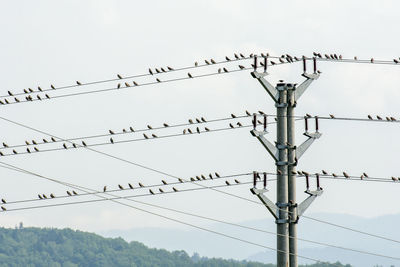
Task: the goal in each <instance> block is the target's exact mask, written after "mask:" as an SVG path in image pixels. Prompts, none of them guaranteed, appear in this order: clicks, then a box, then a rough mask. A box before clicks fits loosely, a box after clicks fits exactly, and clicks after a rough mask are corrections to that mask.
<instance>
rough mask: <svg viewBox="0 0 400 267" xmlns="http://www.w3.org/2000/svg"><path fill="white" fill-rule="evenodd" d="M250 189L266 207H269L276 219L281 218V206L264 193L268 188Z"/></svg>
mask: <svg viewBox="0 0 400 267" xmlns="http://www.w3.org/2000/svg"><path fill="white" fill-rule="evenodd" d="M250 191H251V192H252V193H253V194H254V195H256V196H257V197H258V198H259V199H260V200H261V202H262V203H263V204H264V205H265V207H267V209H268V210H269V212H271V214H272V216H274V218H275V219H276V220H278V219H279V208H278V206H276V205H275V204H274V202H272V201H271V200H269V198H267V197H266V196H265V195H264V194H263V193H265V192H267V191H268V190H266V189H257V188H251V189H250Z"/></svg>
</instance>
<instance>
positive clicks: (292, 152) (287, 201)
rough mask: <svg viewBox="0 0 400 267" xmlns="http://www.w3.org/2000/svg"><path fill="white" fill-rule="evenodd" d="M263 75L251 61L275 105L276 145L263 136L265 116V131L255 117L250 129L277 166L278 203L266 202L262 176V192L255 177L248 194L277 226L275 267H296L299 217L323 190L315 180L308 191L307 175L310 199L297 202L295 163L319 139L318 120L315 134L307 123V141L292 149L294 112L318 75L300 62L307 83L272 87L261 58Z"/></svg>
mask: <svg viewBox="0 0 400 267" xmlns="http://www.w3.org/2000/svg"><path fill="white" fill-rule="evenodd" d="M263 59H264V64H263V65H264V72H263V73H259V72H257V57H255V58H254V72H252V73H251V75H252V76H253V78H256V79H257V80H258V81H259V82H260V83H261V85H262V86H263V87H264V89H265V90H266V91H267V93H268V94H269V95H270V96H271V98H272V99H273V100H274V102H275V107H276V110H277V112H276V114H277V126H276V129H277V140H276V142H275V145H273V144H272V143H271V142H269V141H268V140H267V139H266V138H265V137H264V135H265V134H267V133H268V132H267V116H266V115H263V116H264V130H263V131H258V130H257V129H256V128H257V118H256V117H257V116H256V115H254V118H253V126H254V129H253V130H251V134H252V135H253V136H255V137H256V138H257V139H258V140H259V141H260V142H261V144H262V145H263V146H264V147H265V148H266V149H267V151H268V152H269V154H270V155H271V156H272V158H273V159H274V160H275V164H276V166H277V189H276V191H277V201H276V203H273V202H272V201H271V200H269V199H268V198H267V197H266V196H265V195H264V193H265V192H267V191H268V190H267V189H266V183H267V176H266V174H264V188H263V189H257V188H256V183H257V182H256V180H257V178H258V177H259V175H258V174H257V173H254V187H253V188H252V189H251V192H252V193H253V194H255V195H256V196H257V197H258V198H259V199H260V200H261V202H262V203H263V204H264V205H265V206H266V207H267V209H268V210H269V211H270V212H271V214H272V215H273V216H274V218H275V223H276V225H277V246H276V248H277V266H278V267H287V266H290V267H297V266H298V264H297V223H298V220H299V217H300V216H301V215H302V214H303V213H304V211H305V210H306V209H307V208H308V207H309V206H310V204H311V203H312V202H313V201H314V200H315V198H316V197H317V196H319V195H321V194H322V188H320V186H319V179H318V180H317V190H316V191H310V190H309V182H308V174H307V175H306V178H307V189H306V191H305V192H306V193H307V194H309V197H308V198H307V199H305V200H304V201H303V202H302V203H301V204H299V205H298V204H297V202H296V177H297V175H296V165H297V163H298V159H299V158H300V157H301V156H302V155H303V154H304V152H305V151H306V150H307V148H308V147H310V145H311V144H312V143H313V142H314V140H316V139H318V138H319V137H320V136H321V133H319V132H318V118H316V119H315V122H316V132H314V133H309V132H308V122H307V118H305V122H306V132H305V133H304V135H305V136H307V137H308V139H307V140H306V141H305V142H304V143H302V144H301V145H300V146H299V147H296V145H295V127H294V124H295V118H294V115H295V114H294V109H295V107H296V105H297V100H298V99H299V98H300V96H301V95H302V94H303V93H304V92H305V90H306V89H307V87H308V86H309V85H310V84H311V83H312V82H313V81H314V80H316V79H318V77H319V74H318V73H317V70H316V61H315V59H314V61H313V63H314V73H312V74H308V73H307V72H306V59H304V58H303V69H304V73H303V75H302V76H303V77H305V78H306V80H305V81H304V82H303V83H302V84H300V85H299V86H297V85H296V84H291V83H284V82H283V81H279V83H278V84H277V85H276V87H274V86H273V85H271V84H270V83H269V82H268V81H267V80H266V79H265V78H264V77H265V76H267V75H268V73H267V66H268V57H264V58H263Z"/></svg>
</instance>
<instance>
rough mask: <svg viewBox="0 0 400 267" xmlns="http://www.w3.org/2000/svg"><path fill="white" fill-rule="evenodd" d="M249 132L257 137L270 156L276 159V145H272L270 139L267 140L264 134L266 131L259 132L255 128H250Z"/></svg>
mask: <svg viewBox="0 0 400 267" xmlns="http://www.w3.org/2000/svg"><path fill="white" fill-rule="evenodd" d="M250 133H251V134H252V135H253V136H255V137H257V139H258V141H260V143H261V144H262V145H263V146H264V147H265V149H267V151H268V153H269V154H270V155H271V157H272V158H273V159H274V160H275V161H278V153H279V151H278V149H277V147H276V146H274V145H273V144H272V143H271V142H270V141H268V140H267V139H266V138H265V137H264V135H265V134H266V132H260V131H257V130H255V129H254V130H251V131H250Z"/></svg>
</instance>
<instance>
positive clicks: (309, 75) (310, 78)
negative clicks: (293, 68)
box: [294, 74, 319, 101]
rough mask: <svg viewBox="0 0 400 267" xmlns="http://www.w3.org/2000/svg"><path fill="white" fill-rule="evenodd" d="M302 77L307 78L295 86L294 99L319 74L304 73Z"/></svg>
mask: <svg viewBox="0 0 400 267" xmlns="http://www.w3.org/2000/svg"><path fill="white" fill-rule="evenodd" d="M303 76H304V77H306V78H307V80H305V81H304V82H302V83H301V84H300V85H299V86H297V88H296V93H295V96H294V100H295V101H297V100H298V99H299V98H300V97H301V95H302V94H303V93H304V92H305V91H306V89H307V88H308V86H310V84H311V83H312V82H313V81H314V80H316V79H318V77H319V74H305V75H303Z"/></svg>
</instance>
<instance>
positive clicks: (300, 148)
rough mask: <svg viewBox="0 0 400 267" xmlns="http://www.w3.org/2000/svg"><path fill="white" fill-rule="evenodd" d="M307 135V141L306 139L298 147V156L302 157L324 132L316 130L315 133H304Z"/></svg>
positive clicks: (298, 157)
mask: <svg viewBox="0 0 400 267" xmlns="http://www.w3.org/2000/svg"><path fill="white" fill-rule="evenodd" d="M304 135H305V136H307V137H308V139H307V140H306V141H304V142H303V143H302V144H301V145H299V146H298V147H297V149H296V158H297V159H300V158H301V156H303V154H304V152H306V151H307V149H308V148H309V147H310V146H311V144H312V143H314V141H315V140H316V139H318V138H320V137H321V135H322V133H319V132H315V133H307V132H306V133H304Z"/></svg>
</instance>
